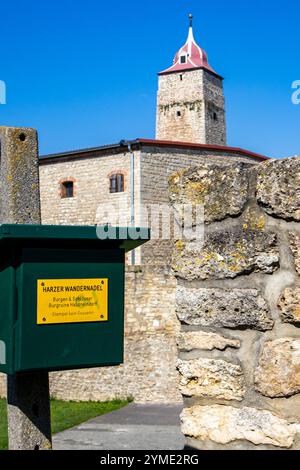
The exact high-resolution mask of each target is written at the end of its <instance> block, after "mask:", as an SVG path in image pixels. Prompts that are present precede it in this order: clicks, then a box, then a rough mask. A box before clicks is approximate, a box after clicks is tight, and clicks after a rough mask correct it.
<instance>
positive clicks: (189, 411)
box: [170, 157, 300, 449]
mask: <svg viewBox="0 0 300 470" xmlns="http://www.w3.org/2000/svg"><path fill="white" fill-rule="evenodd" d="M170 196H171V201H172V202H173V203H176V202H179V203H182V202H185V203H193V204H195V203H197V204H201V203H203V204H204V208H205V231H204V237H203V240H200V239H199V240H190V241H187V240H183V241H177V242H175V248H174V258H173V270H174V272H175V274H176V277H177V279H178V284H177V289H176V312H177V316H178V318H179V320H180V322H181V332H180V334H179V337H178V348H179V360H178V364H177V368H178V371H179V380H180V386H179V388H180V391H181V393H182V395H183V398H184V410H183V412H182V414H181V422H182V432H183V433H184V434H185V436H186V444H187V446H189V447H193V448H199V449H300V434H299V433H300V330H299V325H300V223H299V222H300V157H298V158H291V159H284V160H274V161H269V162H266V163H263V164H261V165H257V166H255V167H246V166H245V165H244V164H233V165H231V166H227V167H224V168H220V166H218V167H217V166H215V165H211V164H205V165H202V166H198V167H194V168H190V169H187V170H186V171H184V172H180V173H178V174H175V175H174V176H173V178H172V179H171V184H170Z"/></svg>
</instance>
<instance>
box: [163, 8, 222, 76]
mask: <svg viewBox="0 0 300 470" xmlns="http://www.w3.org/2000/svg"><path fill="white" fill-rule="evenodd" d="M189 18H190V27H189V34H188V38H187V40H186V43H185V44H184V46H182V47H181V48H180V49H179V51H178V52H177V53H176V55H175V57H174V61H173V65H172V67H169V68H168V69H166V70H163V71H162V72H160V73H159V75H164V74H168V73H174V72H181V71H184V70H193V69H199V68H205V69H206V70H209V71H210V72H212V73H214V74H215V75H218V74H217V73H216V72H215V71H214V70H213V69H212V67H211V66H210V65H209V63H208V58H207V54H206V52H205V51H204V50H203V49H202V48H201V47H200V46H198V44H197V43H196V41H195V39H194V34H193V24H192V20H193V16H192V15H189Z"/></svg>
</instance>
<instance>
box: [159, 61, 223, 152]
mask: <svg viewBox="0 0 300 470" xmlns="http://www.w3.org/2000/svg"><path fill="white" fill-rule="evenodd" d="M156 138H157V139H160V140H171V141H178V142H195V143H199V144H216V145H226V123H225V103H224V95H223V84H222V79H221V78H219V77H217V76H215V75H213V74H211V73H210V72H207V71H206V70H204V69H196V70H189V71H182V72H180V73H179V72H178V73H171V74H167V75H160V76H159V81H158V94H157V113H156Z"/></svg>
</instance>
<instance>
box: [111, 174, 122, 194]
mask: <svg viewBox="0 0 300 470" xmlns="http://www.w3.org/2000/svg"><path fill="white" fill-rule="evenodd" d="M123 191H124V175H122V173H116V174H114V175H111V176H110V178H109V192H110V193H122V192H123Z"/></svg>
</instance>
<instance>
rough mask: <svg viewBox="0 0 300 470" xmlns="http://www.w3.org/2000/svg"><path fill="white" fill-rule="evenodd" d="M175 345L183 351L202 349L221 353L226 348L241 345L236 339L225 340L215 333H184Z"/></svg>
mask: <svg viewBox="0 0 300 470" xmlns="http://www.w3.org/2000/svg"><path fill="white" fill-rule="evenodd" d="M177 345H178V348H179V349H181V350H183V351H192V350H193V349H203V350H206V351H212V350H213V349H219V350H221V351H223V350H224V349H226V348H227V347H231V348H239V347H240V345H241V343H240V341H239V340H238V339H231V338H225V337H224V336H221V335H218V334H217V333H207V332H206V331H186V332H183V333H180V334H179V336H178V338H177Z"/></svg>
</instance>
